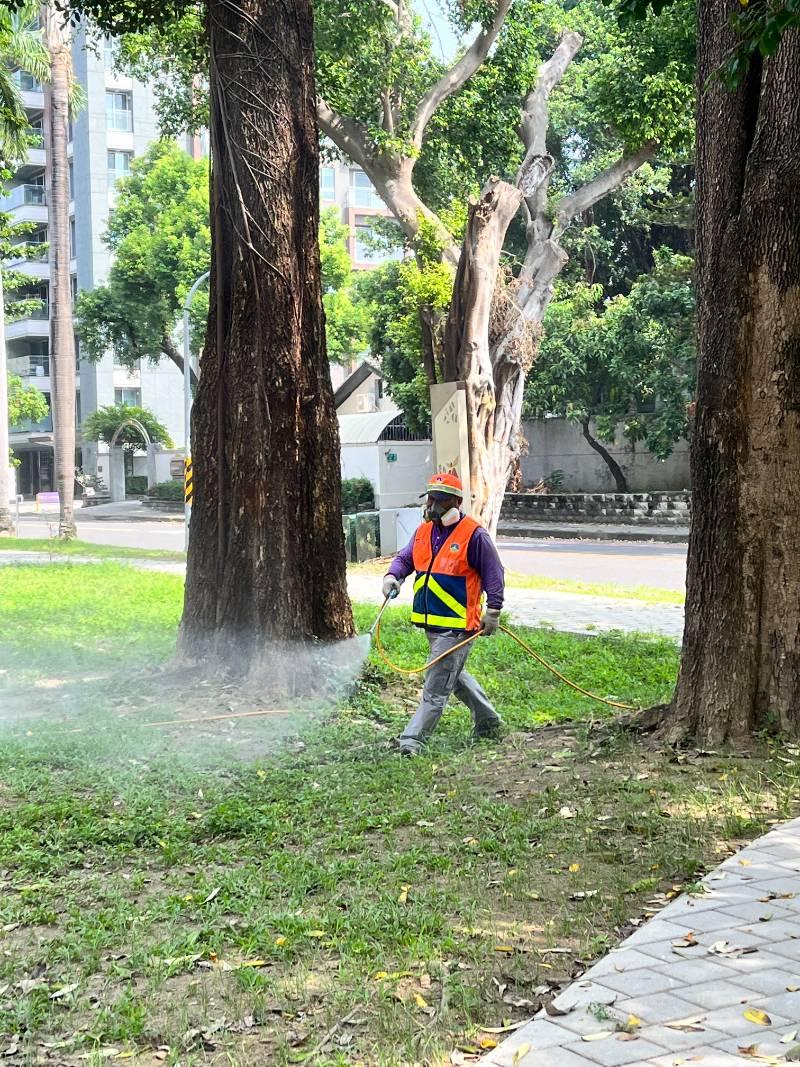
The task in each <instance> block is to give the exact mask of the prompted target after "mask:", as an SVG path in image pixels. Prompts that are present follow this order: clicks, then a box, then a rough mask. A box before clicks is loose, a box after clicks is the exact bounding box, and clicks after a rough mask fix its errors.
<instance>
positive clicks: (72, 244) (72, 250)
mask: <svg viewBox="0 0 800 1067" xmlns="http://www.w3.org/2000/svg"><path fill="white" fill-rule="evenodd" d="M69 258H70V259H74V258H75V219H70V220H69Z"/></svg>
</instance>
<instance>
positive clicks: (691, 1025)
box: [664, 1015, 705, 1034]
mask: <svg viewBox="0 0 800 1067" xmlns="http://www.w3.org/2000/svg"><path fill="white" fill-rule="evenodd" d="M704 1020H705V1015H690V1016H689V1017H688V1018H687V1019H675V1020H673V1021H672V1022H669V1023H664V1026H668V1027H669V1028H670V1030H682V1031H683V1032H684V1033H687V1034H693V1033H697V1032H700V1031H702V1029H703V1027H702V1026H700V1025H699V1024H700V1023H701V1022H703V1021H704Z"/></svg>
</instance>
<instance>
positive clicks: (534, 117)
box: [517, 30, 583, 240]
mask: <svg viewBox="0 0 800 1067" xmlns="http://www.w3.org/2000/svg"><path fill="white" fill-rule="evenodd" d="M582 44H583V37H581V35H580V34H579V33H573V32H572V31H569V30H567V31H565V32H564V33H562V35H561V40H560V41H559V42H558V46H557V47H556V50H555V52H553V54H552V56H551V57H550V59H548V60H547V62H546V63H542V65H541V67H539V75H538V77H537V79H536V84H535V85H534V87H533V88H532V89H531V91H530V92H529V93H528V95H527V96H526V97H525V103H524V104H523V106H522V111H521V114H520V124H519V130H518V133H519V136H520V139H521V140H522V143H523V144H524V145H525V158H524V159H523V161H522V163H521V164H520V168H519V170H518V172H517V185H520V187H521V180H522V176H523V175H524V174H525V172H526V169H527V168H528V166H529V165H530V163H531V162H532V160H533V159H534V158H535V157H536V156H541V157H542V158H544V157H546V156H547V128H548V126H549V124H550V109H549V104H550V94H551V93H552V91H553V89H555V87H556V86H557V85H558V83H559V82H560V81H561V79H562V78H563V77H564V74H565V73H566V71H567V67H569V65H570V63H571V62H572V60H573V59H574V58H575V56H576V55H577V53H578V51H579V49H580V47H581V45H582ZM547 184H548V183H547V182H543V183H541V184H540V185H539V186H538V188H537V189H536V191H535V193H534V194H533V195H531V194H530V193H528V192H527V191H526V190H523V192H524V193H525V203H526V204H527V207H528V211H529V213H530V215H531V220H532V222H533V225H534V228H535V230H536V233H535V239H536V240H542V239H543V238H544V237H545V234H544V232H543V231H542V232H540V230H541V222H542V219H541V216H542V215H543V213H544V209H545V205H546V203H547Z"/></svg>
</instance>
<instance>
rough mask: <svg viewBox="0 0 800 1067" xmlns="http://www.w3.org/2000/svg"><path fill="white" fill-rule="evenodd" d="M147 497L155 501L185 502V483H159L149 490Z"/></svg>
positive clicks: (174, 481)
mask: <svg viewBox="0 0 800 1067" xmlns="http://www.w3.org/2000/svg"><path fill="white" fill-rule="evenodd" d="M147 495H148V496H149V497H152V498H153V499H154V500H183V482H180V481H176V480H174V479H173V481H170V482H159V483H158V485H153V486H151V487H150V488H149V489H148V490H147Z"/></svg>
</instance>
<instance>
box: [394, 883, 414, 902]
mask: <svg viewBox="0 0 800 1067" xmlns="http://www.w3.org/2000/svg"><path fill="white" fill-rule="evenodd" d="M410 888H411V886H410V885H401V886H400V895H399V896H398V898H397V903H398V904H407V903H408V891H409V889H410Z"/></svg>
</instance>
